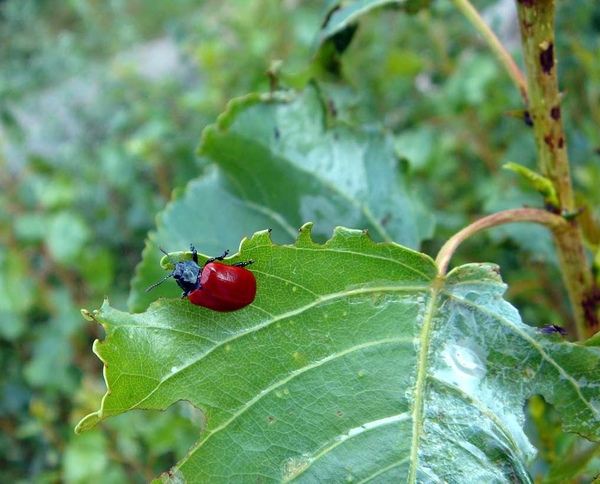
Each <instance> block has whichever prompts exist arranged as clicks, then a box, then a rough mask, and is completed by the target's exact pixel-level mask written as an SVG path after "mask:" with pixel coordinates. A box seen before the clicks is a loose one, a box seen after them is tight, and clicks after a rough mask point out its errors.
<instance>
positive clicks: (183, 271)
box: [171, 260, 202, 297]
mask: <svg viewBox="0 0 600 484" xmlns="http://www.w3.org/2000/svg"><path fill="white" fill-rule="evenodd" d="M201 272H202V268H201V267H200V266H199V265H198V263H197V262H194V261H193V260H186V261H183V262H177V264H175V270H173V272H172V273H171V275H172V276H173V279H175V281H176V282H177V284H178V285H179V287H180V288H181V289H183V296H182V297H185V296H188V295H189V294H190V293H192V292H194V291H195V290H196V289H199V288H200V282H199V281H200V273H201Z"/></svg>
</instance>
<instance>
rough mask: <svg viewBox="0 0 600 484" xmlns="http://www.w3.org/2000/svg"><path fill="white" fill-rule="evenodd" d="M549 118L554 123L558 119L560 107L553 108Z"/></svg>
mask: <svg viewBox="0 0 600 484" xmlns="http://www.w3.org/2000/svg"><path fill="white" fill-rule="evenodd" d="M550 116H551V117H552V119H554V121H558V120H559V119H560V106H554V107H553V108H552V109H551V110H550Z"/></svg>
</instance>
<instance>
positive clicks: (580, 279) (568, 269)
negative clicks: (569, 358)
mask: <svg viewBox="0 0 600 484" xmlns="http://www.w3.org/2000/svg"><path fill="white" fill-rule="evenodd" d="M517 11H518V14H519V24H520V28H521V36H522V39H523V49H524V60H525V67H526V74H527V92H528V93H529V105H528V106H527V109H528V111H529V115H530V118H531V121H532V122H533V134H534V137H535V142H536V147H537V151H538V160H539V161H538V163H539V171H540V172H541V174H542V175H543V176H545V177H546V178H548V179H550V180H551V182H552V184H553V185H554V188H555V190H556V194H557V197H558V202H559V204H560V206H558V207H554V211H555V212H557V213H563V214H564V213H574V212H575V201H574V198H573V188H572V186H571V176H570V173H569V160H568V156H567V146H566V141H565V134H564V130H563V125H562V116H561V107H560V98H561V96H560V93H559V91H558V80H557V73H556V64H557V63H556V59H555V57H554V12H555V2H554V0H517ZM553 235H554V244H555V246H556V250H557V255H558V260H559V264H560V268H561V272H562V275H563V279H564V282H565V285H566V287H567V292H568V294H569V299H570V301H571V305H572V309H573V313H574V317H575V326H576V328H577V337H578V339H584V337H585V336H586V333H588V331H589V332H590V333H591V332H592V331H593V330H595V329H596V328H597V325H598V313H597V303H598V301H595V300H594V297H593V294H594V293H595V291H594V285H593V277H592V273H591V269H590V267H589V265H588V262H587V258H586V254H585V249H584V244H583V240H582V237H581V233H580V230H579V225H578V223H577V219H576V218H574V219H573V220H571V221H570V222H569V224H568V229H567V230H564V231H560V232H553Z"/></svg>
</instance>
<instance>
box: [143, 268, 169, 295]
mask: <svg viewBox="0 0 600 484" xmlns="http://www.w3.org/2000/svg"><path fill="white" fill-rule="evenodd" d="M169 277H173V273H172V272H171V274H169V275H168V276H165V277H163V278H162V279H161V280H160V281H158V282H157V283H156V284H152V285H151V286H150V287H149V288H148V289H146V292H148V291H151V290H152V289H154V288H155V287H156V286H160V285H161V284H162V283H163V282H165V281H166V280H167V279H168V278H169Z"/></svg>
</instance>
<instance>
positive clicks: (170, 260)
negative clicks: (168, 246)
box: [158, 246, 175, 265]
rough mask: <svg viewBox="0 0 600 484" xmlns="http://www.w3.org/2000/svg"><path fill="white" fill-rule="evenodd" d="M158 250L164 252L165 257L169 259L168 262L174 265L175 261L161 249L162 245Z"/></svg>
mask: <svg viewBox="0 0 600 484" xmlns="http://www.w3.org/2000/svg"><path fill="white" fill-rule="evenodd" d="M158 250H160V251H161V252H162V253H163V254H165V255H166V256H167V258H168V259H169V262H170V263H171V264H173V265H175V261H174V260H173V259H171V256H170V255H169V253H168V252H167V251H166V250H165V249H163V248H162V247H160V246H159V247H158Z"/></svg>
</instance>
